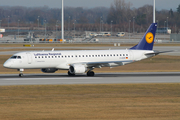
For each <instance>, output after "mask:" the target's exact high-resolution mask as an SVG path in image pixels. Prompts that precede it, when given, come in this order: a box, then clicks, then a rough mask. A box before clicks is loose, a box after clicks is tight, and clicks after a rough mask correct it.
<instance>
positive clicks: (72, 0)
mask: <svg viewBox="0 0 180 120" xmlns="http://www.w3.org/2000/svg"><path fill="white" fill-rule="evenodd" d="M113 1H114V0H64V6H68V7H84V8H94V7H100V6H104V7H110V5H111V4H112V3H113ZM125 2H131V3H132V4H133V6H132V7H135V8H139V7H142V6H144V5H146V4H149V5H152V4H153V0H125ZM179 4H180V0H156V9H157V10H162V9H166V10H170V9H173V10H176V9H177V7H178V5H179ZM45 5H46V6H48V7H50V8H61V0H0V6H25V7H39V6H41V7H42V6H45Z"/></svg>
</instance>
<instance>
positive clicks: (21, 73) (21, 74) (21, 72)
mask: <svg viewBox="0 0 180 120" xmlns="http://www.w3.org/2000/svg"><path fill="white" fill-rule="evenodd" d="M17 70H18V71H19V72H20V73H19V77H22V76H23V71H24V69H17Z"/></svg>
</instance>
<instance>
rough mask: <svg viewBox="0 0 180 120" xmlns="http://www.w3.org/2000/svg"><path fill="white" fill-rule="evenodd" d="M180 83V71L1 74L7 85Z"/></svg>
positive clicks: (1, 79) (2, 82)
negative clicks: (74, 74)
mask: <svg viewBox="0 0 180 120" xmlns="http://www.w3.org/2000/svg"><path fill="white" fill-rule="evenodd" d="M138 83H180V73H179V72H158V73H157V72H154V73H153V72H151V73H97V74H96V75H95V76H94V77H87V76H86V75H85V74H84V75H76V76H74V77H70V76H68V75H66V74H25V75H24V76H23V77H18V75H17V74H6V75H0V86H6V85H53V84H58V85H63V84H138Z"/></svg>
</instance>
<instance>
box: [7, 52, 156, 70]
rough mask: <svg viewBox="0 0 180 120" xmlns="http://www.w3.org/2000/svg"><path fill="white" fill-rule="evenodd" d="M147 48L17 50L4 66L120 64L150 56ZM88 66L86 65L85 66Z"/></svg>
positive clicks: (59, 66) (53, 66)
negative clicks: (147, 54)
mask: <svg viewBox="0 0 180 120" xmlns="http://www.w3.org/2000/svg"><path fill="white" fill-rule="evenodd" d="M151 52H154V51H149V50H128V49H127V50H83V51H82V50H75V51H74V50H73V51H71V50H69V51H34V52H29V51H27V52H19V53H17V54H14V55H13V56H15V57H12V58H9V59H8V60H7V61H6V62H5V63H4V67H6V68H12V69H42V68H56V69H62V70H68V69H69V66H70V65H72V64H83V65H85V66H87V63H92V64H98V63H99V64H101V63H102V65H101V66H99V67H115V66H121V65H125V64H128V63H132V62H134V61H139V60H142V59H145V58H148V57H152V55H151V56H146V55H145V53H151ZM87 68H88V66H87Z"/></svg>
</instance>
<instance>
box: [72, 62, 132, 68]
mask: <svg viewBox="0 0 180 120" xmlns="http://www.w3.org/2000/svg"><path fill="white" fill-rule="evenodd" d="M130 62H133V60H127V61H107V62H104V61H103V62H82V63H75V64H82V65H85V66H86V67H87V68H101V67H114V66H121V65H124V63H130Z"/></svg>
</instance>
